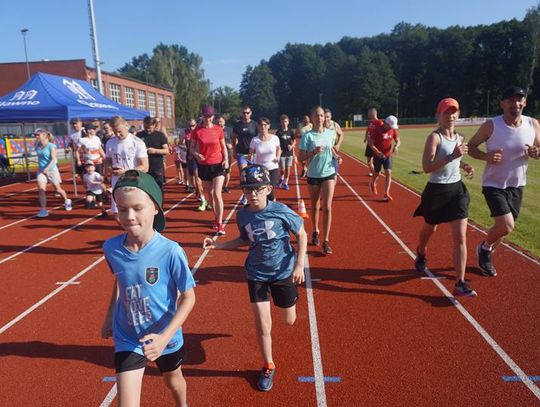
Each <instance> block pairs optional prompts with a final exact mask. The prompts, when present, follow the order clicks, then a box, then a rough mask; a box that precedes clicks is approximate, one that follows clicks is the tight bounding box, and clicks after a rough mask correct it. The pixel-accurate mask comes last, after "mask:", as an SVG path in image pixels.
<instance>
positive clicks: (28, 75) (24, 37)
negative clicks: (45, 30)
mask: <svg viewBox="0 0 540 407" xmlns="http://www.w3.org/2000/svg"><path fill="white" fill-rule="evenodd" d="M27 32H28V28H23V29H22V30H21V34H22V36H23V43H24V59H25V61H26V76H27V77H28V79H30V65H29V64H28V51H27V49H26V33H27Z"/></svg>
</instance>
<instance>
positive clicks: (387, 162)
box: [373, 156, 392, 172]
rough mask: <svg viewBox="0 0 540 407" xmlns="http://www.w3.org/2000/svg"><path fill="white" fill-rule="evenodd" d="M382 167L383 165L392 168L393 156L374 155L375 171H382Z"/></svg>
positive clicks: (385, 167) (386, 168)
mask: <svg viewBox="0 0 540 407" xmlns="http://www.w3.org/2000/svg"><path fill="white" fill-rule="evenodd" d="M381 167H383V168H384V169H385V170H391V169H392V156H390V157H384V158H379V157H373V169H374V170H375V172H381Z"/></svg>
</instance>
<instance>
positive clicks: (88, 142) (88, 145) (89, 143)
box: [79, 136, 101, 164]
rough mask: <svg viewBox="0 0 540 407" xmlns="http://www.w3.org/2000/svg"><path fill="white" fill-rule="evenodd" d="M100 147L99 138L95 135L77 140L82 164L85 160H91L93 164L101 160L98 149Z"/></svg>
mask: <svg viewBox="0 0 540 407" xmlns="http://www.w3.org/2000/svg"><path fill="white" fill-rule="evenodd" d="M100 147H101V140H100V139H99V137H97V136H92V137H83V138H81V139H80V140H79V148H80V149H81V150H82V151H80V152H81V153H82V154H81V161H82V163H83V164H84V163H85V162H86V161H87V160H92V161H93V162H94V164H99V163H100V162H101V156H100V155H99V149H100Z"/></svg>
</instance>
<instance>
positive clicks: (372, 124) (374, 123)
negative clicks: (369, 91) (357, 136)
mask: <svg viewBox="0 0 540 407" xmlns="http://www.w3.org/2000/svg"><path fill="white" fill-rule="evenodd" d="M367 114H368V119H369V123H368V127H367V129H366V135H365V136H364V143H365V144H366V151H365V153H364V155H365V156H366V160H367V165H368V167H369V173H368V175H369V176H370V177H373V151H372V150H371V147H370V146H369V143H368V138H369V133H371V132H372V131H373V130H375V128H377V127H378V126H380V125H382V124H383V123H384V122H383V121H382V120H381V119H379V118H378V117H377V109H375V108H374V107H372V108H370V109H369V110H368V113H367Z"/></svg>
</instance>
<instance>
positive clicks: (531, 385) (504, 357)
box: [339, 175, 540, 400]
mask: <svg viewBox="0 0 540 407" xmlns="http://www.w3.org/2000/svg"><path fill="white" fill-rule="evenodd" d="M339 178H340V179H341V181H342V182H343V183H344V184H345V185H347V187H348V188H349V190H350V191H351V192H352V193H353V194H354V195H355V196H356V198H357V199H358V200H359V201H360V203H361V204H362V205H364V206H365V208H366V209H367V210H368V211H369V212H370V213H371V215H372V216H373V217H374V218H375V219H377V221H378V222H379V223H380V224H381V225H382V226H383V227H384V228H385V229H386V230H387V231H388V233H389V234H390V235H391V236H392V237H393V238H394V240H395V241H396V242H397V243H399V245H400V246H401V247H402V248H403V250H405V251H407V253H408V254H409V256H410V257H411V259H414V258H415V254H414V253H413V252H412V250H410V249H409V248H408V247H407V246H406V245H405V243H403V241H402V240H401V239H400V238H399V237H398V236H397V235H396V234H395V233H394V231H393V230H392V229H390V227H389V226H388V225H387V224H386V223H385V222H384V221H383V220H382V219H381V218H380V217H379V215H377V213H376V212H375V211H374V210H373V209H372V208H371V207H370V206H369V205H368V204H367V203H366V202H365V201H364V199H362V197H361V196H360V195H358V193H357V192H356V191H355V190H354V189H353V188H352V186H351V185H350V184H349V183H348V182H347V181H346V180H345V179H344V178H343V177H342V176H341V175H339ZM426 274H427V275H428V276H429V277H435V276H434V275H433V274H432V273H431V271H429V270H428V271H427V272H426ZM431 281H433V284H435V285H436V286H437V288H439V290H441V291H442V293H443V294H444V295H445V296H446V297H447V298H448V299H449V300H450V302H451V303H452V304H453V305H454V306H455V307H456V309H457V310H458V311H459V312H460V313H461V314H462V315H463V316H464V317H465V319H466V320H467V321H469V323H470V324H471V325H472V326H473V328H474V329H476V331H477V332H478V333H479V334H480V335H481V336H482V337H483V338H484V340H485V341H486V342H487V343H488V345H489V346H491V348H492V349H493V350H494V351H495V352H496V353H497V354H498V355H499V357H500V358H501V359H502V360H503V361H504V362H505V363H506V364H507V365H508V367H509V368H510V369H512V371H513V372H514V373H515V374H516V375H517V376H519V378H520V379H521V380H522V381H523V383H524V384H525V386H527V387H528V389H529V390H530V391H531V392H532V393H533V394H534V395H535V396H536V398H537V399H539V400H540V389H539V388H538V387H537V386H536V384H534V382H533V381H532V380H531V379H529V377H528V376H527V375H526V374H525V372H523V370H521V368H520V367H519V366H518V365H517V364H516V362H514V360H513V359H512V358H511V357H510V356H509V355H508V354H507V353H506V352H505V351H504V350H503V348H501V347H500V345H499V344H498V343H497V342H496V341H495V340H494V339H493V338H492V337H491V336H490V335H489V334H488V333H487V331H486V330H485V329H484V328H483V327H482V326H481V325H480V323H479V322H478V321H476V319H474V318H473V316H472V315H471V314H470V313H469V312H468V311H467V310H466V309H465V307H463V305H461V304H460V303H459V302H458V300H456V298H455V297H454V296H453V295H452V294H451V293H450V292H449V291H448V290H447V289H446V287H445V286H444V285H443V284H442V283H441V282H440V281H439V280H438V279H436V278H432V279H431Z"/></svg>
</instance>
